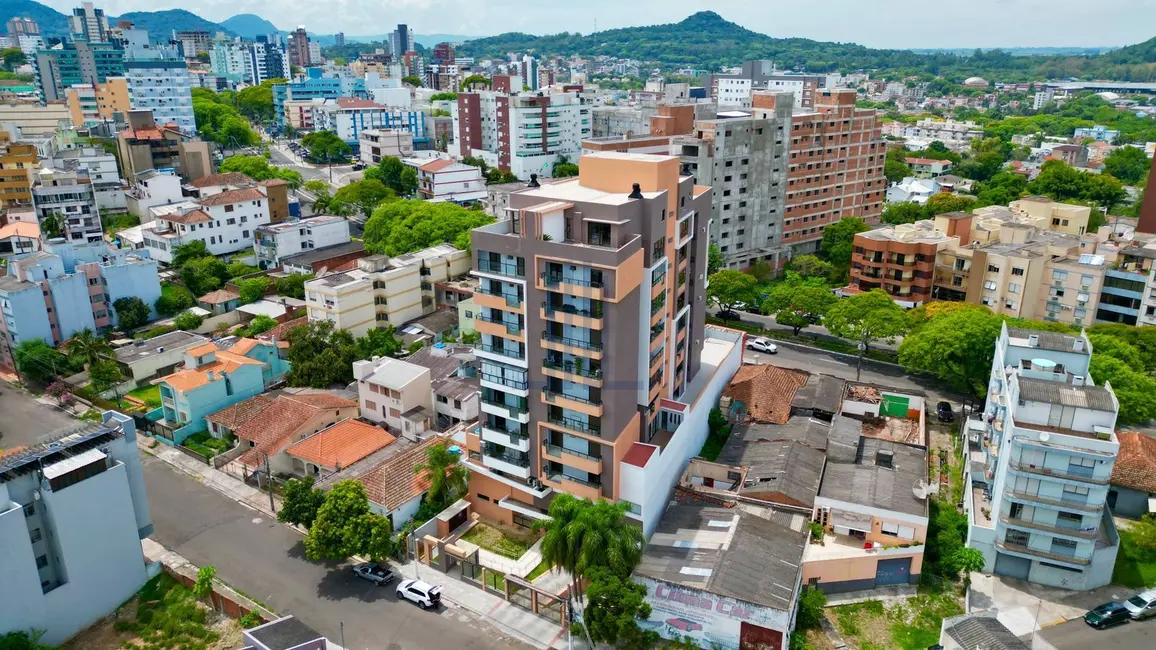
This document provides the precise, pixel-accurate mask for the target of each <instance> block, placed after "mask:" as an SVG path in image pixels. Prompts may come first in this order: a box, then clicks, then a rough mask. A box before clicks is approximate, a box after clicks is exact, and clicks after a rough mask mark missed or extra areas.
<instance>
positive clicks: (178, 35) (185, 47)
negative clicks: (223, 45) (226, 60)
mask: <svg viewBox="0 0 1156 650" xmlns="http://www.w3.org/2000/svg"><path fill="white" fill-rule="evenodd" d="M173 40H174V41H176V43H177V44H178V45H180V48H181V55H182V56H184V57H185V58H186V59H196V58H197V55H198V54H201V53H202V52H205V53H207V52H211V51H212V50H213V34H212V32H206V31H202V30H185V31H179V30H173Z"/></svg>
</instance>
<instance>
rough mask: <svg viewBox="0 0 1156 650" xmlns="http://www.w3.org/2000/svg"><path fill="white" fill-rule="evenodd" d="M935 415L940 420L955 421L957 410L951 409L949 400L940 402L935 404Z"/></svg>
mask: <svg viewBox="0 0 1156 650" xmlns="http://www.w3.org/2000/svg"><path fill="white" fill-rule="evenodd" d="M935 415H936V416H937V417H938V418H939V421H940V422H955V411H953V410H951V404H948V403H947V402H940V403H938V404H936V405H935Z"/></svg>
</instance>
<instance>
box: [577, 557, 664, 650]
mask: <svg viewBox="0 0 1156 650" xmlns="http://www.w3.org/2000/svg"><path fill="white" fill-rule="evenodd" d="M586 577H587V579H588V580H589V581H590V582H589V586H587V588H586V592H585V596H586V608H585V610H583V612H582V622H581V623H580V628H579V629H576V630H572V631H571V632H572V633H573V634H575V635H579V636H580V635H582V633H583V632H585V633H586V634H589V635H590V639H592V640H593V641H595V642H600V643H606V644H609V646H610V647H612V648H631V649H633V648H637V649H639V650H643V649H645V648H654V647H657V646H658V642H659V640H660V637H659V635H658V632H655V631H654V630H645V631H644V630H643V629H642V628H640V627H639V626H638V621H639V620H646V619H648V618H650V611H651V610H650V605H649V604H647V602H646V587H645V586H643V585H641V584H638V583H637V582H634V581H633V580H631V579H630V578H629V577H628V576H624V575H622V574H619V573H615V572H614V571H611V570H610V569H608V568H606V567H600V566H598V567H593V568H592V569H591V570H590V571H589V573H588V574H587V576H586Z"/></svg>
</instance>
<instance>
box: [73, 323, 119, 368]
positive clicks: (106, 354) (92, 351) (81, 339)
mask: <svg viewBox="0 0 1156 650" xmlns="http://www.w3.org/2000/svg"><path fill="white" fill-rule="evenodd" d="M62 347H63V348H64V351H65V352H67V353H68V356H69V357H71V358H72V359H74V360H76V361H77V362H78V363H81V364H83V365H84V369H85V370H87V369H89V368H90V367H91V366H92V365H93V364H96V363H98V362H100V361H103V360H105V359H109V358H111V357H112V356H113V352H112V346H111V345H109V343H108V341H106V340H105V339H103V338H101V337H100V336H99V335H97V333H96V332H94V331H92V330H90V329H88V328H85V329H82V330H80V331H79V332H77V333H76V334H73V335H72V338H70V339H68V340H67V341H65V343H64V345H63V346H62Z"/></svg>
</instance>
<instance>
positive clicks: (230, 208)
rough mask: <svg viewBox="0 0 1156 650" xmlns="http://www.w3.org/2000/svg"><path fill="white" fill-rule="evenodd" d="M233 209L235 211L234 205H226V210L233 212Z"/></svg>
mask: <svg viewBox="0 0 1156 650" xmlns="http://www.w3.org/2000/svg"><path fill="white" fill-rule="evenodd" d="M232 211H233V206H231V205H226V206H225V212H232Z"/></svg>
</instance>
